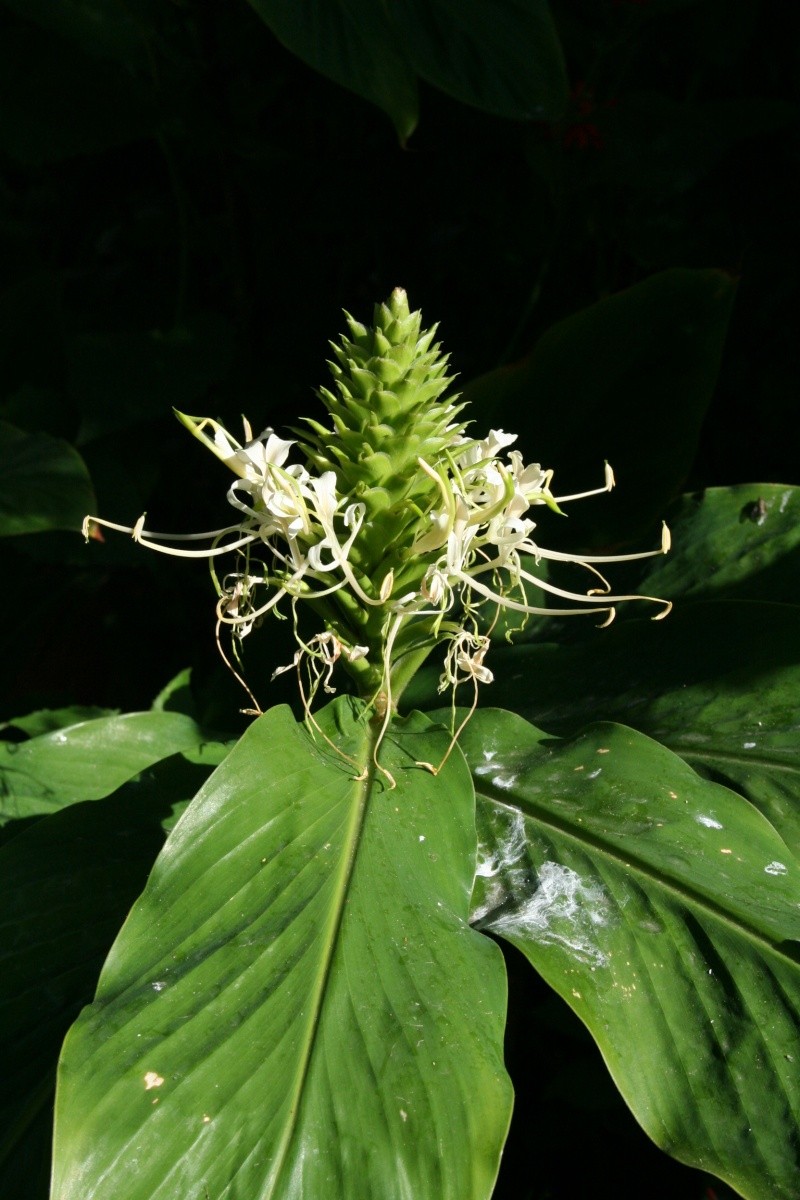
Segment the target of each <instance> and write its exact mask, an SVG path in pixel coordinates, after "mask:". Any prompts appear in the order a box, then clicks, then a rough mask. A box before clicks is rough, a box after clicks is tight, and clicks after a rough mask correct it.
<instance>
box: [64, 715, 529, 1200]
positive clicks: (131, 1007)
mask: <svg viewBox="0 0 800 1200" xmlns="http://www.w3.org/2000/svg"><path fill="white" fill-rule="evenodd" d="M359 718H360V712H359V710H358V709H357V708H356V707H355V705H354V704H352V705H351V704H350V703H348V702H347V701H345V700H340V701H335V702H334V704H332V705H331V706H329V707H328V708H327V709H325V710H323V712H322V713H321V714H319V715H318V718H317V719H318V721H319V725H320V727H321V731H322V732H323V735H324V737H325V739H326V740H325V741H324V742H323V741H322V740H321V739H320V740H318V741H317V744H316V746H315V745H314V744H313V743H312V742H311V741H310V739H309V737H308V735H307V734H306V732H305V731H304V729H303V728H302V727H301V726H298V725H297V724H296V723H295V721H294V719H293V718H292V716H291V713H290V712H289V710H288V709H286V708H277V709H273V710H272V711H271V712H269V713H267V714H265V715H264V716H263V717H261V718H260V719H259V720H257V721H256V722H254V723H253V725H251V726H250V728H249V729H248V731H247V732H246V733H245V735H244V737H243V738H242V739H241V741H240V742H239V744H238V745H237V746H236V747H235V749H234V750H233V751H232V752H231V754H230V755H229V757H228V758H227V760H226V761H225V762H224V763H223V764H222V766H221V767H220V768H219V769H218V770H217V771H216V772H215V773H214V775H213V776H212V777H211V779H210V780H209V782H208V784H207V785H206V786H205V787H204V788H203V789H202V791H201V792H200V794H199V795H198V796H197V798H196V799H195V801H194V802H193V803H192V805H191V806H190V807H189V809H188V810H187V811H186V813H185V814H184V816H183V818H182V820H181V821H180V822H179V823H178V825H177V826H176V828H175V830H174V832H173V834H172V836H171V837H170V839H169V840H168V842H167V845H166V846H165V848H164V851H163V852H162V854H161V856H160V858H159V860H158V862H157V864H156V867H155V869H154V871H153V873H152V875H151V878H150V880H149V882H148V885H147V888H146V890H145V892H144V894H143V895H142V897H141V898H140V900H139V901H137V903H136V904H135V905H134V908H133V910H132V912H131V914H130V916H129V918H128V920H127V922H126V924H125V927H124V929H123V931H122V933H121V934H120V937H119V939H118V941H117V943H116V944H115V946H114V948H113V950H112V951H111V954H110V955H109V958H108V960H107V962H106V965H105V967H104V969H103V973H102V976H101V980H100V984H99V988H98V993H97V998H96V1000H95V1003H94V1004H93V1005H92V1006H91V1008H89V1009H87V1010H86V1011H85V1012H84V1013H83V1014H82V1015H81V1017H80V1018H79V1020H78V1022H77V1023H76V1025H75V1026H74V1027H73V1029H72V1030H71V1032H70V1034H69V1035H68V1037H67V1041H66V1043H65V1047H64V1052H63V1055H62V1060H61V1065H60V1069H59V1083H58V1097H57V1115H56V1150H55V1155H56V1164H55V1176H54V1192H53V1194H54V1196H58V1197H59V1200H71V1198H72V1197H78V1196H79V1197H80V1198H81V1200H89V1197H91V1200H103V1198H104V1197H115V1198H116V1197H118V1196H120V1195H123V1194H124V1196H125V1200H145V1198H147V1200H161V1198H166V1197H169V1200H173V1198H174V1197H175V1196H176V1195H181V1196H189V1195H198V1196H200V1197H202V1196H203V1195H204V1192H207V1194H208V1196H209V1197H219V1196H222V1195H224V1194H230V1189H231V1188H232V1187H234V1186H235V1188H236V1191H237V1194H241V1195H242V1196H247V1197H256V1196H258V1197H260V1198H261V1200H265V1198H266V1197H268V1196H274V1197H276V1198H277V1197H280V1198H281V1200H290V1198H291V1197H299V1196H301V1195H302V1196H358V1197H359V1200H370V1198H372V1197H374V1198H375V1200H378V1198H380V1200H385V1198H386V1197H387V1196H394V1195H400V1194H404V1195H408V1196H414V1197H415V1198H417V1200H425V1198H426V1197H429V1198H430V1200H469V1198H472V1197H474V1198H476V1200H477V1198H478V1197H487V1196H488V1195H489V1194H490V1192H491V1187H492V1184H493V1181H494V1178H495V1174H496V1170H497V1165H498V1159H499V1154H500V1149H501V1146H502V1142H503V1139H504V1136H505V1133H506V1129H507V1124H508V1118H509V1109H510V1089H509V1084H508V1081H507V1077H506V1075H505V1072H504V1069H503V1065H502V1029H503V1021H504V1009H505V977H504V972H503V966H502V961H501V957H500V954H499V951H498V949H497V947H496V946H494V945H493V944H492V943H491V942H489V941H488V940H487V939H485V938H483V937H482V936H481V935H479V934H477V933H476V932H475V931H474V930H471V929H470V928H469V926H468V925H467V916H468V905H469V894H470V889H471V886H472V879H473V876H474V865H475V858H474V855H475V830H474V809H473V797H472V789H471V787H470V784H469V776H468V773H467V772H466V768H465V766H464V763H463V759H461V758H460V756H458V755H453V756H451V759H450V761H449V762H448V764H447V766H446V768H445V769H444V770H443V771H442V773H441V774H440V775H439V776H438V777H437V778H434V777H433V776H431V775H430V774H429V773H428V772H426V771H424V770H421V769H420V768H419V767H417V766H416V765H415V762H416V760H417V759H420V758H425V759H430V760H431V761H438V760H439V759H440V758H441V756H442V754H443V751H444V749H445V748H446V746H447V737H446V735H445V734H444V733H443V732H442V731H436V730H435V729H434V728H433V727H432V726H431V724H430V722H429V721H428V720H427V719H426V718H424V717H422V716H421V715H419V714H417V715H416V716H414V717H412V718H410V719H409V720H408V721H407V722H404V723H402V724H401V725H399V726H397V727H392V729H391V730H390V734H389V737H388V738H387V741H386V742H385V743H384V747H383V750H382V760H383V765H384V769H386V770H390V771H391V772H392V773H393V775H394V777H395V779H396V781H397V787H396V789H395V790H391V789H390V788H389V786H388V780H387V778H386V776H385V775H378V776H377V777H374V776H373V774H372V773H370V774H368V775H367V777H366V778H365V779H361V778H359V779H354V777H353V776H354V768H353V764H352V762H347V761H345V760H344V759H343V758H342V757H341V756H340V755H337V754H335V753H334V752H333V750H332V749H331V748H330V744H329V743H328V741H327V739H328V738H330V739H331V740H333V739H335V741H336V744H337V746H339V747H340V748H341V750H342V751H343V752H346V753H347V754H349V755H350V756H351V757H352V759H354V760H355V761H356V762H357V763H358V764H363V765H367V766H369V764H370V761H371V757H372V753H373V745H374V733H373V732H372V731H371V730H370V728H368V727H367V726H365V725H364V723H363V720H362V719H359ZM234 1179H235V1184H234V1183H233V1180H234Z"/></svg>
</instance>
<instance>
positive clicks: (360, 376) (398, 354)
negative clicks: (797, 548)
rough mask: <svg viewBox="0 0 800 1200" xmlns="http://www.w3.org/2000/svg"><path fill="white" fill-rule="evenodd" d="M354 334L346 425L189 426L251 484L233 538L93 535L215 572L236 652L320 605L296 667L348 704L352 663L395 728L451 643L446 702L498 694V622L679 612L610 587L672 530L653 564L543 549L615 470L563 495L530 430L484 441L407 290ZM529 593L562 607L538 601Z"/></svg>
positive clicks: (236, 488)
mask: <svg viewBox="0 0 800 1200" xmlns="http://www.w3.org/2000/svg"><path fill="white" fill-rule="evenodd" d="M347 322H348V327H349V329H348V333H347V334H346V335H344V336H343V337H342V338H341V341H340V343H338V344H333V353H334V361H332V362H331V363H330V367H331V371H332V374H333V384H334V386H333V389H332V390H330V389H326V388H323V389H322V390H321V391H320V398H321V400H322V403H323V404H324V406H325V408H326V409H327V413H328V416H329V418H330V424H327V425H326V424H322V423H320V422H318V421H316V420H312V419H308V420H307V421H306V423H305V428H304V429H303V430H299V431H298V430H295V431H293V432H294V433H295V434H296V436H295V438H294V439H291V440H287V439H284V438H281V437H279V436H278V435H277V434H276V433H275V432H274V430H272V429H269V428H268V429H265V430H264V431H263V433H261V434H259V435H258V436H257V437H254V436H253V434H252V430H251V429H250V427H249V425H248V424H247V423H246V422H245V428H244V440H243V441H242V442H239V441H238V440H237V439H236V438H235V437H233V435H232V434H231V433H229V432H228V430H226V429H225V428H223V426H222V425H221V424H219V422H217V421H214V420H212V419H211V418H208V417H191V416H186V415H185V414H182V413H178V414H177V415H178V416H179V418H180V420H181V421H182V422H183V423H184V424H185V425H186V426H187V428H188V429H189V430H190V431H191V432H192V433H193V434H194V435H195V436H196V437H197V438H198V439H199V440H200V441H201V442H202V443H203V444H204V445H205V446H207V447H208V448H209V449H210V450H211V451H212V452H213V453H214V454H215V455H216V456H217V457H218V458H220V459H221V460H222V462H224V463H225V464H226V466H228V467H229V468H230V470H231V471H232V472H233V473H234V475H235V479H234V481H233V482H232V483H231V485H230V487H229V488H228V501H229V503H230V505H231V506H232V507H233V509H234V510H235V512H236V517H235V519H234V520H233V521H232V522H231V523H230V524H229V525H226V526H223V527H222V528H220V529H214V530H211V531H209V532H207V533H203V534H182V535H170V534H163V533H155V532H153V531H151V530H148V529H145V527H144V518H143V517H142V518H141V519H140V520H139V521H138V522H137V523H136V524H135V525H134V526H132V527H130V528H129V527H126V526H122V525H117V524H114V523H112V522H109V521H104V520H102V519H101V518H97V517H91V518H88V517H87V519H86V521H85V523H84V531H85V532H86V533H87V535H88V534H89V533H90V531H92V530H94V529H96V527H97V526H105V527H106V528H109V529H117V530H120V531H121V532H124V533H129V534H131V535H132V536H133V538H134V539H135V540H136V541H138V542H140V543H141V544H142V545H143V546H147V547H149V548H150V549H153V550H157V551H159V552H161V553H167V554H173V555H183V556H186V557H206V558H209V559H210V560H211V562H212V573H213V576H214V580H215V584H216V587H217V592H218V597H219V598H218V601H217V617H218V620H219V623H220V625H221V626H229V627H230V629H231V630H232V632H233V634H234V637H235V640H236V641H237V642H238V641H241V639H243V638H245V637H246V636H248V635H249V634H250V633H251V632H252V630H253V629H254V627H255V626H256V625H257V624H258V623H260V622H261V620H262V619H263V618H264V617H266V616H267V615H268V614H269V613H270V612H273V613H275V612H278V609H279V606H280V605H281V604H282V602H284V601H285V602H286V604H288V605H289V606H291V607H292V608H296V606H297V605H298V604H299V603H300V602H305V603H306V604H307V605H309V606H310V607H311V608H312V609H313V610H314V611H315V612H316V614H317V617H318V620H319V623H320V625H321V626H322V628H321V631H320V632H319V633H318V634H316V635H315V636H314V637H312V638H310V639H309V640H307V641H304V640H303V639H302V638H301V636H300V634H299V632H298V633H297V634H296V636H297V641H298V652H297V654H296V656H295V663H294V664H292V665H297V666H298V667H299V666H300V664H301V663H302V662H305V663H306V664H307V665H308V666H309V668H310V670H311V677H312V694H313V690H314V689H315V688H316V687H317V686H320V685H321V686H322V687H323V688H324V690H326V691H331V690H333V689H332V684H331V676H332V672H333V669H334V667H335V666H336V665H337V664H339V665H341V666H343V667H344V668H345V669H346V670H347V671H348V672H349V673H350V674H351V676H352V677H353V678H354V680H355V682H356V687H357V690H358V692H359V694H360V695H361V696H362V697H363V698H364V699H366V700H368V701H370V702H371V703H372V705H373V707H374V709H375V711H376V713H377V714H378V718H379V720H381V721H382V723H383V728H385V727H386V724H388V721H389V719H390V717H391V713H392V711H393V709H394V705H395V703H396V700H397V698H398V696H399V694H400V692H401V691H402V689H403V688H404V686H405V685H406V684H407V682H408V681H409V679H410V678H411V676H412V675H413V674H414V672H415V670H416V669H417V668H418V667H419V666H420V665H421V663H422V662H423V661H424V659H425V658H426V657H427V655H428V653H429V652H430V650H431V648H432V647H433V646H434V645H435V644H437V643H445V644H446V653H445V666H444V673H443V675H442V680H441V683H442V688H445V687H447V686H455V685H456V684H457V683H460V682H463V681H471V682H472V683H473V685H474V687H475V690H476V694H477V688H478V686H479V685H480V684H482V683H489V682H491V679H492V674H491V671H490V669H489V667H488V666H487V665H486V662H485V659H486V657H487V654H488V650H489V646H490V637H491V626H492V621H491V619H490V620H489V621H488V622H487V621H486V620H485V619H484V618H483V617H482V613H485V612H486V611H487V610H488V612H489V613H490V614H492V613H494V614H499V613H500V612H501V611H503V610H510V611H513V612H516V613H520V614H523V615H524V616H527V615H546V616H551V617H552V616H577V615H587V614H599V615H600V617H601V619H602V623H603V624H608V623H609V622H610V621H611V620H612V619H613V617H614V614H615V611H616V606H617V605H618V604H619V603H620V602H622V601H626V600H648V601H652V602H653V603H655V604H657V605H658V606H659V611H658V612H657V613H656V615H655V618H654V619H656V620H658V619H659V618H661V617H663V616H666V614H667V613H668V612H669V610H670V607H671V606H670V604H669V602H667V601H664V600H659V599H658V598H656V597H640V596H636V595H628V594H625V595H615V594H614V593H613V592H612V589H611V586H610V584H608V583H607V581H606V579H605V578H604V576H603V575H602V574H601V569H602V568H604V566H605V565H606V564H609V563H614V562H628V561H630V560H632V559H638V558H647V557H650V556H651V555H654V554H663V553H666V551H667V550H668V549H669V533H668V530H667V528H666V526H664V529H663V536H662V542H661V545H660V546H659V547H658V548H657V549H655V550H649V551H645V552H643V553H639V554H623V555H600V556H593V555H587V556H581V555H574V554H566V553H564V552H561V551H558V550H551V549H549V548H547V547H545V546H542V545H540V544H539V542H538V541H537V540H536V539H535V536H534V532H535V529H536V525H535V522H534V521H533V519H532V517H531V512H532V511H533V510H534V509H536V508H537V507H539V506H542V505H545V506H547V507H548V508H550V509H553V510H554V511H557V512H560V511H562V510H561V505H565V504H568V503H571V502H572V501H575V500H580V499H583V498H584V497H586V496H592V495H596V494H599V493H602V492H608V491H610V490H611V488H612V487H613V486H614V477H613V474H612V472H611V469H610V468H609V467H608V466H606V470H605V478H604V481H603V484H602V485H601V486H600V487H596V488H593V489H591V490H589V491H586V492H581V493H578V494H575V495H568V496H557V495H554V494H553V491H552V488H551V484H552V478H553V472H552V471H550V470H544V469H543V468H542V467H541V466H540V465H539V464H538V463H535V464H526V463H525V461H524V460H523V457H522V454H521V453H520V451H519V450H518V449H511V447H512V446H513V445H514V443H515V442H516V440H517V439H516V436H515V435H514V434H511V433H506V432H504V431H503V430H500V429H493V430H490V431H489V433H488V435H487V436H486V437H483V438H477V437H471V436H469V435H468V433H467V424H466V422H465V421H463V420H462V412H463V408H464V406H463V405H459V404H456V403H455V399H454V398H452V397H451V398H447V397H446V396H445V394H444V393H445V392H446V390H447V388H448V385H449V384H450V383H451V382H452V378H451V377H450V376H448V374H447V366H448V359H447V356H446V355H443V354H442V353H441V351H440V347H439V345H438V343H436V342H435V340H434V339H435V334H436V327H433V328H432V329H429V330H423V329H422V327H421V315H420V313H418V312H416V313H412V312H410V311H409V308H408V302H407V298H406V294H405V292H404V291H402V290H401V289H396V290H395V291H394V292H393V293H392V295H391V297H390V298H389V300H388V301H387V303H386V304H382V305H378V306H377V307H376V309H375V315H374V323H373V325H372V326H366V325H363V324H361V323H360V322H358V321H355V320H354V319H353V318H352V317H349V316H348V317H347ZM292 458H295V459H298V460H299V461H290V460H291V459H292ZM190 543H198V545H197V546H192V545H191V544H190ZM199 543H204V544H203V545H202V546H201V545H199ZM223 556H227V557H228V559H229V562H230V567H229V569H228V571H227V572H226V573H224V574H221V573H219V572H218V571H217V570H216V569H215V564H216V561H217V559H219V558H222V557H223ZM530 560H532V561H533V563H534V564H537V565H538V564H540V563H542V562H548V561H554V562H570V563H576V564H578V565H579V566H581V567H584V568H586V569H587V570H588V571H589V572H590V573H591V576H592V580H591V582H592V586H591V587H590V588H589V589H588V590H587V591H586V592H583V593H581V592H572V591H567V590H565V589H563V588H560V587H557V586H555V585H554V584H552V583H551V582H550V581H549V580H548V579H546V578H543V577H540V575H538V574H536V573H534V571H533V570H531V561H530ZM530 587H536V588H538V589H541V590H543V591H545V592H547V593H549V594H550V595H552V596H553V597H555V603H556V605H557V606H556V607H552V608H542V607H538V606H536V605H534V604H531V603H530V602H529V598H528V589H529V588H530ZM479 616H481V617H482V619H481V623H480V624H479ZM487 624H488V627H489V632H487ZM295 629H296V630H297V623H296V622H295ZM308 702H309V703H310V697H309V700H308Z"/></svg>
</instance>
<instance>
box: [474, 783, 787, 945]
mask: <svg viewBox="0 0 800 1200" xmlns="http://www.w3.org/2000/svg"><path fill="white" fill-rule="evenodd" d="M475 790H476V792H477V793H478V794H480V795H482V796H484V797H485V798H486V799H488V800H490V801H491V802H492V804H494V805H496V806H497V807H499V808H502V809H505V810H506V811H507V812H509V813H520V814H521V815H522V817H523V819H529V820H532V821H538V822H539V823H540V824H541V825H543V826H544V827H545V828H549V829H552V830H555V831H557V832H558V833H559V834H561V835H562V836H564V837H566V838H568V839H569V840H571V841H573V842H574V843H575V844H576V845H578V846H581V847H582V848H586V847H591V848H592V849H593V850H595V851H596V852H597V853H599V854H601V855H604V856H605V857H606V858H607V859H609V860H611V861H613V862H615V863H617V864H618V865H619V866H620V867H624V868H625V869H627V870H628V871H630V872H632V873H634V874H636V873H638V874H639V875H640V876H642V877H644V878H645V879H648V880H651V881H652V882H654V883H655V884H657V885H658V886H659V887H661V888H663V890H664V891H666V892H669V893H671V894H672V895H673V896H677V897H678V898H679V899H680V900H681V901H682V902H683V903H688V902H691V903H692V904H695V905H696V906H697V907H698V908H700V909H702V910H703V911H705V912H708V913H709V914H711V915H712V916H714V917H716V918H717V919H718V920H721V921H722V922H724V923H725V924H726V925H728V926H729V927H730V928H731V929H733V930H735V931H736V932H738V933H740V935H741V936H742V937H743V938H746V939H749V940H751V941H753V942H756V943H757V944H758V945H760V946H763V947H766V948H767V949H769V950H770V951H771V952H772V953H773V954H776V955H778V956H779V957H780V958H782V959H784V960H785V961H786V962H789V963H793V964H794V966H798V961H797V959H796V958H795V957H793V956H792V955H791V954H787V952H786V951H785V950H782V949H781V944H780V943H778V942H777V940H776V939H774V938H773V937H771V936H770V935H769V934H765V933H761V932H759V931H758V930H756V929H753V928H752V926H749V925H746V924H744V922H743V921H742V920H741V918H738V917H736V916H735V915H734V914H732V913H730V912H728V911H727V910H726V909H724V908H722V906H721V905H719V904H717V903H716V902H715V901H713V900H710V899H709V898H708V897H707V896H704V895H703V894H702V893H701V892H697V891H696V890H695V889H694V888H691V887H689V886H687V885H685V884H684V885H681V886H678V884H677V882H676V881H674V880H671V879H669V878H665V877H664V876H663V875H660V874H658V873H657V872H656V871H655V870H654V869H653V868H651V867H649V866H648V864H647V862H646V861H645V860H643V859H641V858H638V857H636V856H632V855H631V856H623V854H622V852H621V851H619V850H617V849H616V848H614V847H612V846H609V845H608V843H607V842H604V841H602V840H601V839H600V838H599V837H597V836H595V835H591V834H589V832H588V831H581V832H582V835H583V836H579V835H578V834H577V833H576V832H575V829H574V827H573V826H571V825H568V824H567V823H566V822H562V821H559V820H558V818H556V817H554V816H552V814H550V813H547V812H545V813H544V815H542V810H541V809H540V808H539V807H538V806H537V805H535V804H530V805H526V807H525V808H523V807H522V806H515V805H513V804H509V803H508V800H507V799H506V800H501V799H500V797H499V796H498V795H495V794H494V789H492V787H491V785H488V786H487V785H486V784H485V783H482V784H481V786H480V788H479V787H478V786H477V784H476V788H475ZM505 795H506V796H507V795H508V792H506V793H505ZM486 928H488V929H490V928H491V923H490V922H486ZM792 940H793V939H791V938H788V937H787V938H784V939H782V941H787V942H788V941H792Z"/></svg>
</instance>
